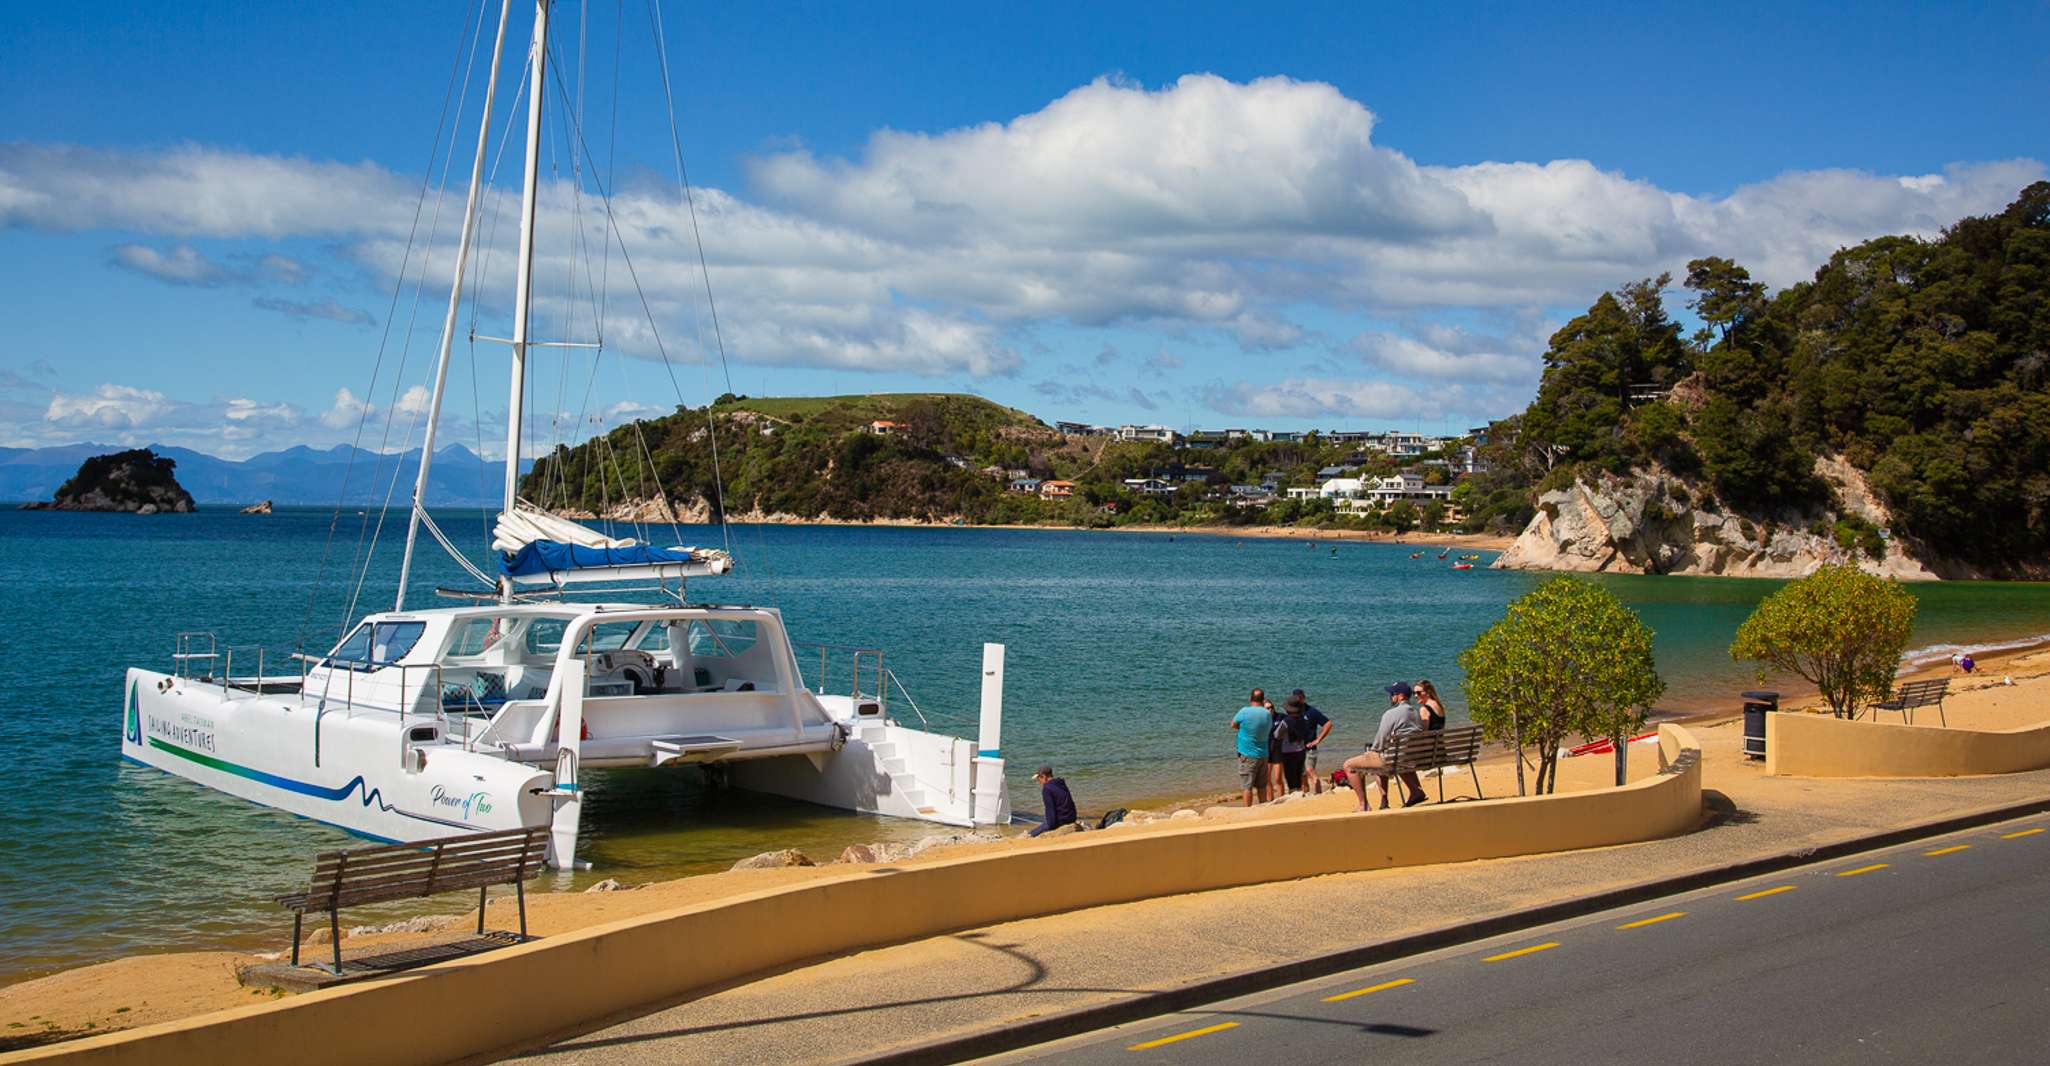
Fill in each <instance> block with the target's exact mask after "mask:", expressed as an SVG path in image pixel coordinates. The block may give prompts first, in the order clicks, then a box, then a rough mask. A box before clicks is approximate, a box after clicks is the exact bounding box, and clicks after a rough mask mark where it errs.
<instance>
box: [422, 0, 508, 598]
mask: <svg viewBox="0 0 2050 1066" xmlns="http://www.w3.org/2000/svg"><path fill="white" fill-rule="evenodd" d="M511 13H512V0H505V2H504V3H502V4H500V5H499V7H498V37H497V39H496V40H495V41H494V42H493V43H492V46H491V77H490V80H489V81H487V82H486V83H485V85H484V116H483V117H482V118H481V119H479V120H478V122H477V156H476V158H475V159H472V160H471V161H470V197H469V199H468V200H467V201H465V202H464V204H463V231H462V236H461V237H459V238H457V240H456V276H455V280H454V281H452V282H450V283H449V286H448V316H447V317H446V318H443V319H442V320H441V352H440V355H439V357H438V358H437V359H436V360H435V364H434V398H433V399H432V400H430V401H429V402H428V404H427V436H426V437H425V438H424V439H422V440H421V442H420V476H419V477H418V478H416V479H414V481H413V513H412V516H411V518H410V519H409V520H408V521H407V523H406V554H405V555H404V556H403V557H402V558H401V560H400V562H399V597H398V601H397V602H396V603H394V604H393V605H392V609H393V610H395V611H403V610H405V609H406V584H407V582H408V581H409V580H410V579H411V578H412V575H413V545H414V543H415V542H416V541H418V540H419V539H420V517H421V515H422V514H423V513H425V511H426V509H427V470H428V468H429V467H430V466H431V465H432V464H433V463H434V435H435V431H436V430H437V429H439V428H440V427H441V395H442V389H443V388H444V387H445V386H446V385H447V384H448V355H449V349H450V348H451V347H453V346H454V344H455V339H456V309H457V307H458V306H459V305H461V303H462V299H463V268H464V266H465V264H467V263H468V262H469V260H470V236H471V234H472V232H473V231H474V230H475V227H476V224H477V199H478V194H479V193H480V192H482V190H483V186H484V146H485V144H486V143H488V142H489V141H490V140H491V105H492V101H493V100H494V99H495V98H496V97H497V95H498V58H499V56H500V55H501V54H503V53H504V51H505V22H506V16H507V15H509V14H511Z"/></svg>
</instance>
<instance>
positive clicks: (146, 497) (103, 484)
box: [22, 448, 193, 514]
mask: <svg viewBox="0 0 2050 1066" xmlns="http://www.w3.org/2000/svg"><path fill="white" fill-rule="evenodd" d="M177 466H178V461H177V460H176V459H168V458H165V457H164V456H161V455H158V454H157V453H155V452H153V451H150V450H149V449H147V448H134V449H130V450H129V451H125V452H115V453H114V454H112V455H95V456H93V457H92V458H90V459H87V460H86V461H85V462H84V463H82V464H80V465H79V468H78V473H76V474H74V475H72V477H71V480H69V481H66V482H65V483H64V484H63V485H61V486H58V488H57V495H56V496H55V498H53V499H50V500H48V501H39V502H36V503H29V504H24V505H22V509H23V510H29V511H125V512H128V513H131V514H161V513H172V512H175V513H178V514H186V513H190V512H191V511H192V510H193V504H192V494H191V493H189V492H187V491H185V489H184V487H183V486H181V485H179V484H178V478H177V477H176V476H175V475H174V474H173V470H174V469H175V468H176V467H177Z"/></svg>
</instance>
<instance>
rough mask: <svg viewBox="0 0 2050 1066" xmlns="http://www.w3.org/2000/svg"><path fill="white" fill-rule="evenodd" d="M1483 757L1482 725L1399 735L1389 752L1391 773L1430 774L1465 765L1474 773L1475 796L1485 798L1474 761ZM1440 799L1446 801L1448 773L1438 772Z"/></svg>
mask: <svg viewBox="0 0 2050 1066" xmlns="http://www.w3.org/2000/svg"><path fill="white" fill-rule="evenodd" d="M1480 756H1481V727H1480V726H1477V725H1467V726H1460V727H1459V728H1457V729H1433V730H1426V731H1424V732H1421V733H1405V734H1403V735H1402V736H1400V737H1398V738H1396V741H1395V750H1394V751H1392V752H1390V753H1389V755H1388V761H1389V768H1388V770H1387V772H1388V773H1390V774H1408V773H1419V774H1420V773H1427V772H1429V771H1432V770H1445V769H1450V768H1452V767H1456V766H1464V767H1466V769H1467V772H1468V773H1471V774H1472V775H1473V794H1474V798H1475V799H1486V798H1487V797H1486V796H1484V795H1482V794H1481V775H1480V771H1479V770H1477V769H1475V768H1474V763H1475V762H1476V761H1477V760H1478V759H1479V758H1480ZM1438 802H1440V803H1443V802H1445V775H1444V774H1442V773H1441V774H1439V775H1438Z"/></svg>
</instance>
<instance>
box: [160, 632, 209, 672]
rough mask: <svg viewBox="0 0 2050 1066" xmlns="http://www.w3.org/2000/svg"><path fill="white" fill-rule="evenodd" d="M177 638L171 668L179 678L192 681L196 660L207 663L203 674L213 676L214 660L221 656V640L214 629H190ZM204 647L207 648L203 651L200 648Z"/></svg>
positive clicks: (172, 653)
mask: <svg viewBox="0 0 2050 1066" xmlns="http://www.w3.org/2000/svg"><path fill="white" fill-rule="evenodd" d="M177 639H178V643H177V645H176V647H175V648H174V649H173V650H172V652H171V670H172V672H173V673H175V674H176V675H178V679H179V680H181V681H190V680H191V679H192V664H193V663H196V662H203V663H205V664H206V672H205V674H204V675H203V676H207V677H211V676H213V665H214V662H215V661H216V660H218V659H219V658H220V657H221V656H220V651H221V647H220V644H221V641H220V638H219V637H218V636H216V635H215V634H214V631H213V630H211V629H188V630H185V631H183V632H180V633H179V634H178V638H177ZM202 648H204V649H205V650H204V651H201V650H200V649H202Z"/></svg>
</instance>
